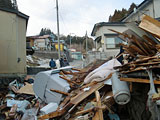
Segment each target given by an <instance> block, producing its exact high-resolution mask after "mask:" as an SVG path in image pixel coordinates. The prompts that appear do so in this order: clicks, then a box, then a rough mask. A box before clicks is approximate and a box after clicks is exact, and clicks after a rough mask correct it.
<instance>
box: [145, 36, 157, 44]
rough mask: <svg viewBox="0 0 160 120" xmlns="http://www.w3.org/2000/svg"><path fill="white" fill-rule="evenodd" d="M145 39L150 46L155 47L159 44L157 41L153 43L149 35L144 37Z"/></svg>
mask: <svg viewBox="0 0 160 120" xmlns="http://www.w3.org/2000/svg"><path fill="white" fill-rule="evenodd" d="M143 39H145V40H147V41H148V42H149V44H151V45H153V46H155V45H156V44H157V43H156V42H155V41H153V40H152V39H151V38H149V37H148V36H147V35H144V36H143Z"/></svg>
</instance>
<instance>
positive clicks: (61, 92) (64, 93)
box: [50, 89, 69, 96]
mask: <svg viewBox="0 0 160 120" xmlns="http://www.w3.org/2000/svg"><path fill="white" fill-rule="evenodd" d="M50 91H52V92H56V93H60V94H63V95H67V96H68V95H69V93H66V92H63V91H60V90H55V89H50Z"/></svg>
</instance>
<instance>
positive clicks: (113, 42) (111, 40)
mask: <svg viewBox="0 0 160 120" xmlns="http://www.w3.org/2000/svg"><path fill="white" fill-rule="evenodd" d="M122 42H123V41H122V40H121V39H120V38H118V37H107V38H106V40H105V44H106V48H119V47H120V46H119V43H122Z"/></svg>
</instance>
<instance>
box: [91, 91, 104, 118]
mask: <svg viewBox="0 0 160 120" xmlns="http://www.w3.org/2000/svg"><path fill="white" fill-rule="evenodd" d="M95 95H96V101H97V107H99V108H101V106H102V103H101V98H100V93H99V91H95ZM96 114H98V116H99V117H98V119H97V115H95V117H93V120H103V111H102V109H98V110H97V112H96Z"/></svg>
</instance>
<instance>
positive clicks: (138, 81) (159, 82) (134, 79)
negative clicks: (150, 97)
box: [120, 78, 160, 85]
mask: <svg viewBox="0 0 160 120" xmlns="http://www.w3.org/2000/svg"><path fill="white" fill-rule="evenodd" d="M120 80H121V81H126V82H137V83H150V80H149V79H141V78H120ZM154 84H159V85H160V81H159V80H154Z"/></svg>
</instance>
